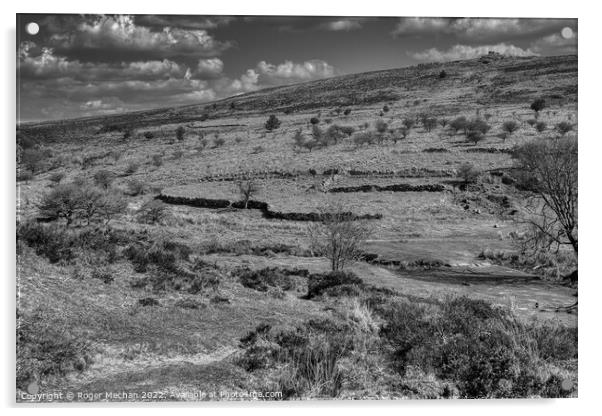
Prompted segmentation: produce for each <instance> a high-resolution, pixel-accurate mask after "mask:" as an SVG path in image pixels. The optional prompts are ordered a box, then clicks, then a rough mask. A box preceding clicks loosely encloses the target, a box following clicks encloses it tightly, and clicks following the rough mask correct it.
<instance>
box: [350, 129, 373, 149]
mask: <svg viewBox="0 0 602 416" xmlns="http://www.w3.org/2000/svg"><path fill="white" fill-rule="evenodd" d="M352 140H353V144H355V146H356V147H360V146H363V145H364V144H372V143H373V142H374V134H373V133H372V132H371V131H360V132H357V133H355V134H354V135H353V137H352Z"/></svg>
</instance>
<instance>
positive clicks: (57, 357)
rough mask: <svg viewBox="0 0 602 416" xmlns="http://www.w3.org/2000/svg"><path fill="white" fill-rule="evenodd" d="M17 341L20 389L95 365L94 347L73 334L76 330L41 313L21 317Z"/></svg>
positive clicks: (39, 311) (18, 383) (37, 311)
mask: <svg viewBox="0 0 602 416" xmlns="http://www.w3.org/2000/svg"><path fill="white" fill-rule="evenodd" d="M16 341H17V363H16V364H17V386H18V387H19V388H21V389H26V388H27V385H28V384H29V383H30V382H31V381H33V380H40V379H42V380H44V379H45V378H46V377H48V376H59V377H63V376H65V374H67V373H69V372H71V371H83V370H85V369H86V368H87V367H88V366H89V365H90V364H91V363H92V348H91V345H90V344H89V343H88V342H87V341H85V340H82V339H81V337H80V336H77V335H76V334H74V333H73V326H72V325H69V324H66V323H63V322H62V321H61V320H60V319H58V318H55V319H53V317H52V315H51V314H50V313H48V312H46V311H43V310H40V309H37V310H35V311H34V312H32V313H30V314H27V315H25V314H19V316H18V324H17V335H16Z"/></svg>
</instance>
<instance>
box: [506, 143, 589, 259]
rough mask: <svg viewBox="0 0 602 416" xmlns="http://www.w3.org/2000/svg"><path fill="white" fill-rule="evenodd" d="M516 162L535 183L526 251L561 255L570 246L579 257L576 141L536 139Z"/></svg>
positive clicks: (521, 150)
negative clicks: (551, 251)
mask: <svg viewBox="0 0 602 416" xmlns="http://www.w3.org/2000/svg"><path fill="white" fill-rule="evenodd" d="M513 158H514V159H515V162H516V166H517V168H518V169H520V170H521V171H522V172H524V173H526V174H527V175H529V176H530V178H531V179H532V181H533V183H534V185H533V187H532V189H533V191H534V194H535V200H534V203H532V204H530V207H532V209H530V212H529V216H528V218H527V219H526V221H527V223H528V224H529V225H530V226H531V228H532V232H531V233H530V236H529V239H528V241H527V243H528V247H527V248H530V249H531V250H532V251H537V250H539V249H544V250H551V249H555V250H556V251H558V249H559V248H560V247H562V246H570V247H571V248H572V249H573V251H574V253H575V256H577V252H578V240H577V199H578V198H577V195H578V189H577V159H578V156H577V139H576V138H551V139H537V140H534V141H531V142H529V143H526V144H524V145H522V146H520V147H518V148H517V149H516V150H515V152H514V154H513Z"/></svg>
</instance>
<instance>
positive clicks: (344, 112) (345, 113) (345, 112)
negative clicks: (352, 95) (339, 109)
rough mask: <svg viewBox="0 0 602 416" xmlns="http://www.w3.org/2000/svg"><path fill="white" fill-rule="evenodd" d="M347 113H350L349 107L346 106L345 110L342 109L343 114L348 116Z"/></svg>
mask: <svg viewBox="0 0 602 416" xmlns="http://www.w3.org/2000/svg"><path fill="white" fill-rule="evenodd" d="M349 114H351V109H350V108H346V109H345V111H343V115H345V116H348V115H349Z"/></svg>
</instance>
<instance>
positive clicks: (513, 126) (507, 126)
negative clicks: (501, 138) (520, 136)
mask: <svg viewBox="0 0 602 416" xmlns="http://www.w3.org/2000/svg"><path fill="white" fill-rule="evenodd" d="M518 128H519V125H518V123H517V122H516V121H514V120H508V121H504V124H502V130H503V131H504V132H506V133H508V135H512V134H513V133H514V132H515V131H517V130H518Z"/></svg>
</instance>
